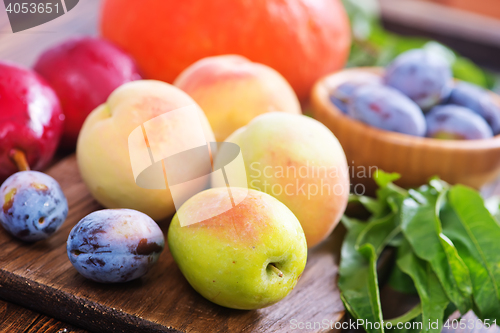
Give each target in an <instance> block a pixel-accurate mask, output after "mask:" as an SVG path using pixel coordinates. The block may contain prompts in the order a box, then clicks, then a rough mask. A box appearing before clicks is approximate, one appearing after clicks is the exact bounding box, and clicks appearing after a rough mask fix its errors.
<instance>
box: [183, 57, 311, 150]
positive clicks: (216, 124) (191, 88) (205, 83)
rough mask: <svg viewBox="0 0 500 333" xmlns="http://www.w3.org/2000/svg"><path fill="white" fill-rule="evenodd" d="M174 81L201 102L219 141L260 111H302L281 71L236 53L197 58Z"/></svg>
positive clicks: (297, 112) (261, 112)
mask: <svg viewBox="0 0 500 333" xmlns="http://www.w3.org/2000/svg"><path fill="white" fill-rule="evenodd" d="M174 85H175V86H176V87H178V88H180V89H182V90H184V91H185V92H187V93H188V94H189V95H190V96H191V97H192V98H193V99H194V100H195V101H196V102H197V103H198V104H199V105H200V107H201V108H202V109H203V111H204V112H205V114H206V115H207V118H208V121H209V122H210V125H212V129H213V131H214V134H215V138H216V139H217V141H218V142H222V141H224V139H226V138H227V137H228V136H229V135H230V134H231V133H233V132H234V131H235V130H237V129H238V128H240V127H242V126H245V125H246V124H248V123H249V122H250V121H251V120H252V119H253V118H255V117H256V116H258V115H260V114H263V113H266V112H272V111H282V112H287V113H293V114H301V109H300V104H299V101H298V99H297V96H296V95H295V93H294V91H293V89H292V87H291V86H290V84H288V82H287V81H286V80H285V78H284V77H283V76H281V74H279V73H278V72H277V71H275V70H274V69H272V68H270V67H268V66H266V65H262V64H259V63H255V62H251V61H250V60H248V59H246V58H244V57H241V56H237V55H224V56H215V57H208V58H204V59H202V60H199V61H197V62H195V63H194V64H192V65H191V66H189V67H188V68H186V69H185V70H184V71H183V72H182V73H181V74H180V75H179V76H178V77H177V79H176V80H175V82H174Z"/></svg>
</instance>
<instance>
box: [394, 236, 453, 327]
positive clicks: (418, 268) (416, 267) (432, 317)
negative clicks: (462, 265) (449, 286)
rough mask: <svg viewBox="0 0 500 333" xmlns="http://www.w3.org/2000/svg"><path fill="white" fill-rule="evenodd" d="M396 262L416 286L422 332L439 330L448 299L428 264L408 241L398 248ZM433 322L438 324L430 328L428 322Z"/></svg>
mask: <svg viewBox="0 0 500 333" xmlns="http://www.w3.org/2000/svg"><path fill="white" fill-rule="evenodd" d="M396 263H397V265H398V267H399V268H400V269H401V271H403V272H404V273H406V274H408V275H409V276H410V277H411V278H412V280H413V282H414V284H415V287H416V288H417V291H418V295H419V297H420V302H421V308H422V327H423V329H422V332H433V333H439V332H441V329H442V325H443V316H444V312H445V310H446V308H447V307H448V304H449V303H450V300H449V299H448V297H447V296H446V293H445V292H444V290H443V288H442V286H441V284H440V282H439V280H438V278H437V276H436V274H435V273H434V272H433V271H432V268H431V266H430V264H429V263H428V262H426V261H423V260H422V259H419V258H418V257H417V256H416V255H415V254H414V253H413V251H412V249H411V247H410V244H409V243H408V242H405V243H403V244H402V245H401V247H400V248H399V249H398V259H397V261H396ZM435 322H438V325H437V327H434V328H432V327H431V325H429V324H430V323H435Z"/></svg>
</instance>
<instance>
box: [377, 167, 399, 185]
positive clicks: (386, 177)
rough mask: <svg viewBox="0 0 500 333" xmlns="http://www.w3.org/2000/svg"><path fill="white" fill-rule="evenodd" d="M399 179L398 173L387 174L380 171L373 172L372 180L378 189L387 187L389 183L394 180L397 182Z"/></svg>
mask: <svg viewBox="0 0 500 333" xmlns="http://www.w3.org/2000/svg"><path fill="white" fill-rule="evenodd" d="M399 178H401V176H400V175H399V173H395V172H393V173H387V172H385V171H382V170H377V171H375V174H374V176H373V179H374V180H375V182H376V183H377V185H378V186H379V187H387V185H389V183H393V182H395V181H396V180H398V179H399Z"/></svg>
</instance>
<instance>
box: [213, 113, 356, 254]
mask: <svg viewBox="0 0 500 333" xmlns="http://www.w3.org/2000/svg"><path fill="white" fill-rule="evenodd" d="M226 142H232V143H235V144H237V145H238V146H239V147H240V149H241V153H242V155H243V159H244V164H245V168H246V177H247V181H248V186H249V188H251V189H255V190H259V191H262V192H265V193H267V194H270V195H272V196H274V197H275V198H277V199H278V200H279V201H281V202H282V203H284V204H285V205H286V206H287V207H288V208H289V209H290V210H291V211H292V212H293V213H294V214H295V216H296V217H297V219H298V220H299V221H300V223H301V225H302V228H303V229H304V233H305V235H306V239H307V245H308V247H312V246H314V245H316V244H318V243H319V242H321V241H322V240H324V239H325V238H326V237H327V236H328V235H329V234H330V233H331V231H332V230H333V229H334V228H335V226H336V225H337V224H338V222H339V221H340V218H341V217H342V214H343V213H344V210H345V208H346V206H347V199H348V196H349V171H348V167H347V161H346V157H345V154H344V151H343V149H342V146H341V145H340V144H339V142H338V140H337V138H336V137H335V136H334V135H333V133H332V132H331V131H330V130H329V129H328V128H326V127H325V126H324V125H323V124H321V123H320V122H318V121H317V120H315V119H312V118H310V117H306V116H303V115H292V114H286V113H282V112H273V113H268V114H264V115H261V116H258V117H257V118H255V119H254V120H252V121H251V122H250V123H249V124H248V125H247V126H245V127H243V128H240V129H239V130H237V131H236V132H235V133H233V134H232V135H231V136H229V137H228V138H227V139H226ZM223 153H224V146H221V149H220V151H219V152H218V154H223ZM216 162H217V157H216ZM212 186H213V187H223V186H225V184H224V182H223V181H221V180H220V178H217V177H215V176H214V175H212Z"/></svg>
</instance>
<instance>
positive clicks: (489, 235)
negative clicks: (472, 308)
mask: <svg viewBox="0 0 500 333" xmlns="http://www.w3.org/2000/svg"><path fill="white" fill-rule="evenodd" d="M448 199H449V202H448V205H446V206H445V207H444V208H443V209H442V211H441V219H442V221H443V232H444V234H445V235H446V236H448V237H449V238H450V240H452V241H453V243H454V244H455V246H456V248H457V251H458V253H459V254H460V256H461V258H462V259H463V261H464V263H465V264H466V265H467V267H468V268H469V271H470V275H471V280H472V286H473V298H474V303H475V305H476V308H477V311H476V312H479V313H476V314H477V315H478V317H480V318H482V319H487V318H490V319H493V318H495V319H497V320H498V321H500V226H499V225H498V223H497V221H495V219H494V218H493V217H492V216H491V214H490V212H489V211H488V210H487V209H486V207H485V206H484V202H483V199H482V198H481V196H480V195H479V194H478V193H477V192H476V191H474V190H473V189H470V188H468V187H465V186H462V185H457V186H455V187H453V188H452V189H451V190H450V191H449V195H448Z"/></svg>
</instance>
